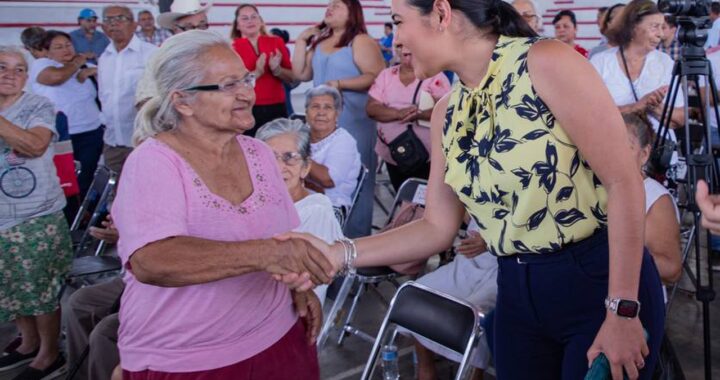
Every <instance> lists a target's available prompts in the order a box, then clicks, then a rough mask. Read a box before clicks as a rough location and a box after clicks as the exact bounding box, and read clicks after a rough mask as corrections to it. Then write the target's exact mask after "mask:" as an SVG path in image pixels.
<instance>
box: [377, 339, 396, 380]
mask: <svg viewBox="0 0 720 380" xmlns="http://www.w3.org/2000/svg"><path fill="white" fill-rule="evenodd" d="M380 355H381V357H382V370H383V380H398V379H399V378H400V369H399V368H398V349H397V346H393V345H385V346H383V348H382V350H381V351H380Z"/></svg>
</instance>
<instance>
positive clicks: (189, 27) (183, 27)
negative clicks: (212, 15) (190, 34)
mask: <svg viewBox="0 0 720 380" xmlns="http://www.w3.org/2000/svg"><path fill="white" fill-rule="evenodd" d="M175 27H176V28H178V29H180V30H182V31H183V32H187V31H188V30H195V29H199V30H207V28H209V27H210V26H209V25H208V24H207V23H206V22H201V23H199V24H197V25H193V24H184V25H180V24H175Z"/></svg>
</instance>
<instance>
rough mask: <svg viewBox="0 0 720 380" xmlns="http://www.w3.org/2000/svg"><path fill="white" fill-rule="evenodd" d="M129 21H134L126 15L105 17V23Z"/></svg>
mask: <svg viewBox="0 0 720 380" xmlns="http://www.w3.org/2000/svg"><path fill="white" fill-rule="evenodd" d="M129 21H132V19H131V18H130V17H128V16H125V15H119V16H107V17H103V23H105V24H112V23H116V22H117V23H118V24H121V23H126V22H129Z"/></svg>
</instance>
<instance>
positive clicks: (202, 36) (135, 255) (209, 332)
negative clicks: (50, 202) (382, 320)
mask: <svg viewBox="0 0 720 380" xmlns="http://www.w3.org/2000/svg"><path fill="white" fill-rule="evenodd" d="M207 62H212V63H213V64H212V65H208V64H207ZM148 70H150V72H151V74H152V77H153V79H154V84H155V86H156V90H157V91H156V96H154V97H152V98H150V99H149V100H148V101H147V103H145V104H144V105H143V107H142V109H141V110H140V112H139V114H138V117H137V119H136V131H135V133H136V136H135V139H136V141H138V142H141V143H140V144H139V145H138V146H137V147H136V148H135V150H134V151H133V153H132V154H131V155H130V157H129V158H128V160H127V162H126V164H125V167H124V169H123V176H122V179H121V181H120V185H119V188H118V189H119V191H118V194H117V197H116V199H115V202H114V205H113V210H112V214H113V216H114V220H115V224H116V225H117V229H118V231H119V233H120V241H119V243H118V250H119V254H120V256H121V258H122V260H123V263H124V265H125V266H126V268H127V269H128V271H127V274H126V276H125V278H124V280H125V282H126V288H125V292H124V293H123V295H122V300H121V307H120V332H119V341H118V346H119V349H120V358H121V365H122V368H123V378H125V379H288V378H293V379H313V380H316V379H318V378H319V369H318V362H317V353H316V350H315V346H314V344H313V342H312V340H313V339H312V335H313V334H315V333H316V331H317V326H318V322H319V320H320V318H319V314H317V308H315V309H314V313H311V316H314V318H313V319H312V321H310V323H309V324H310V325H311V326H312V330H313V331H306V328H305V324H304V323H302V322H301V321H300V320H299V318H298V312H297V311H296V309H295V308H294V307H293V301H295V302H296V304H297V303H301V304H305V303H307V302H310V303H311V304H313V305H315V306H316V307H317V305H318V301H317V298H316V297H315V296H314V294H313V293H312V292H307V293H295V294H291V292H290V290H288V288H287V287H286V286H285V285H284V284H282V283H279V282H276V281H275V280H273V278H272V275H273V274H275V275H278V274H284V273H290V272H292V273H303V275H304V276H306V277H308V278H311V279H312V280H313V282H314V283H316V284H317V283H321V282H327V281H329V280H330V276H331V275H332V273H331V269H330V265H329V263H328V262H327V260H326V259H325V257H324V256H322V254H320V253H319V252H318V251H316V250H314V249H312V248H311V247H310V246H309V245H308V244H306V243H304V242H302V241H300V240H297V239H290V240H283V241H277V240H274V239H272V238H273V236H275V235H277V234H279V233H282V232H287V231H290V230H292V229H293V228H295V227H297V225H298V222H299V221H298V215H297V212H296V211H295V207H294V205H293V202H292V200H291V199H290V196H289V194H288V192H287V189H286V187H285V184H284V182H283V179H282V177H281V175H280V173H279V171H278V169H277V165H276V164H275V156H274V155H273V152H272V151H271V150H270V149H269V148H268V147H267V146H266V145H265V144H264V143H262V142H260V141H258V140H255V139H252V138H249V137H244V136H242V132H243V131H244V130H247V129H249V128H251V127H252V126H253V123H254V120H253V117H252V113H251V110H252V106H253V102H254V91H253V85H254V78H253V77H252V76H251V75H250V74H249V73H248V70H247V69H246V68H245V67H244V66H243V63H242V61H241V60H240V58H239V57H238V56H237V54H235V52H234V51H233V50H232V48H231V47H230V46H229V45H228V43H227V42H225V40H224V39H223V38H221V37H219V36H217V35H216V34H214V33H211V32H207V31H189V32H185V33H182V34H179V35H177V36H174V37H171V38H170V39H168V40H167V41H166V42H165V43H164V44H163V46H162V47H161V48H160V49H159V50H158V51H157V52H156V54H155V55H154V56H153V58H152V59H151V61H150V64H149V67H148ZM306 335H309V336H311V339H310V340H309V341H308V339H306ZM278 363H282V365H278Z"/></svg>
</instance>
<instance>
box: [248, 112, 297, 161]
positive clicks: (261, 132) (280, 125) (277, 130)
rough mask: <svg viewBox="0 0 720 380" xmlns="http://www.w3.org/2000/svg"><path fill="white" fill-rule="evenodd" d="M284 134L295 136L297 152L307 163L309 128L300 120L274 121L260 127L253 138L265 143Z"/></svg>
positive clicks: (283, 119) (282, 119)
mask: <svg viewBox="0 0 720 380" xmlns="http://www.w3.org/2000/svg"><path fill="white" fill-rule="evenodd" d="M284 134H291V135H294V136H295V143H296V144H297V152H298V153H300V156H301V157H302V159H303V161H304V162H307V160H308V159H309V158H310V127H308V126H307V125H306V124H305V123H303V122H302V121H300V120H291V119H285V118H281V119H275V120H273V121H271V122H269V123H266V124H265V125H263V126H262V127H260V129H258V131H257V133H255V138H256V139H258V140H261V141H265V142H267V141H268V140H270V139H271V138H273V137H276V136H280V135H284Z"/></svg>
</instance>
